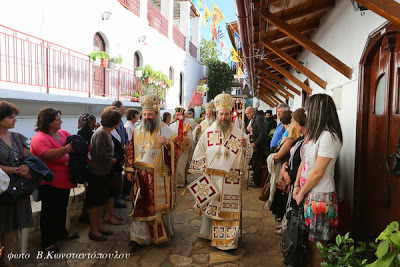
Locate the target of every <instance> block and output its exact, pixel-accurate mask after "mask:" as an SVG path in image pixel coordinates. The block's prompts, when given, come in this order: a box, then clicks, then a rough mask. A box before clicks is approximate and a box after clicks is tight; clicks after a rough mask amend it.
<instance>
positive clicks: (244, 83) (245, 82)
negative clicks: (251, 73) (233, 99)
mask: <svg viewBox="0 0 400 267" xmlns="http://www.w3.org/2000/svg"><path fill="white" fill-rule="evenodd" d="M246 84H247V81H246V79H243V87H242V90H244V87H245V86H246Z"/></svg>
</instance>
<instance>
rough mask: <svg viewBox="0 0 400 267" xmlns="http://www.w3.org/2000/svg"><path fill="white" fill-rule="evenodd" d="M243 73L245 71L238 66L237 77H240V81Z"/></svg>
mask: <svg viewBox="0 0 400 267" xmlns="http://www.w3.org/2000/svg"><path fill="white" fill-rule="evenodd" d="M242 75H243V71H242V69H241V68H240V67H239V66H236V76H237V77H236V78H237V79H238V81H239V82H240V77H241V76H242Z"/></svg>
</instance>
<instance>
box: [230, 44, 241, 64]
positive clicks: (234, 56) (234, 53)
mask: <svg viewBox="0 0 400 267" xmlns="http://www.w3.org/2000/svg"><path fill="white" fill-rule="evenodd" d="M231 60H232V61H233V62H239V56H238V54H237V53H236V51H235V49H234V48H233V47H231Z"/></svg>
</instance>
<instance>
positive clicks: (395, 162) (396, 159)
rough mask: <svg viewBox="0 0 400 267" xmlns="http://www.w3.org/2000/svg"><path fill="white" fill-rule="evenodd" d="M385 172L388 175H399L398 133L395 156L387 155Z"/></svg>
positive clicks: (399, 151)
mask: <svg viewBox="0 0 400 267" xmlns="http://www.w3.org/2000/svg"><path fill="white" fill-rule="evenodd" d="M392 161H393V168H392V169H390V165H391V164H392ZM386 170H387V172H388V173H389V174H396V175H400V133H399V143H398V144H397V152H396V153H395V154H392V155H389V156H388V157H387V158H386Z"/></svg>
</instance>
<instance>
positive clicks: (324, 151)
mask: <svg viewBox="0 0 400 267" xmlns="http://www.w3.org/2000/svg"><path fill="white" fill-rule="evenodd" d="M305 110H306V114H307V138H306V140H305V141H304V144H303V148H302V151H301V158H302V162H301V163H300V166H299V169H298V173H297V177H296V182H295V183H294V190H293V197H294V199H295V200H296V202H297V205H300V204H301V203H302V202H303V200H304V217H305V222H306V224H307V226H309V236H308V239H309V241H310V243H309V250H308V252H307V254H308V255H307V257H308V262H309V263H310V264H311V263H313V262H312V261H316V259H317V255H318V253H319V251H318V249H317V247H316V243H317V241H320V242H322V243H323V244H324V245H326V243H327V241H329V240H331V239H332V237H333V234H334V233H335V232H337V227H338V224H339V222H338V203H337V196H336V191H335V180H334V176H335V163H336V160H337V158H338V156H339V153H340V150H341V149H342V144H343V137H342V129H341V126H340V122H339V118H338V115H337V112H336V106H335V103H334V102H333V99H332V97H330V96H329V95H326V94H316V95H312V96H310V98H308V99H307V101H306V109H305ZM317 261H318V260H317ZM315 264H320V262H318V263H317V262H314V265H315ZM314 265H312V266H314ZM315 266H316V265H315Z"/></svg>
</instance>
